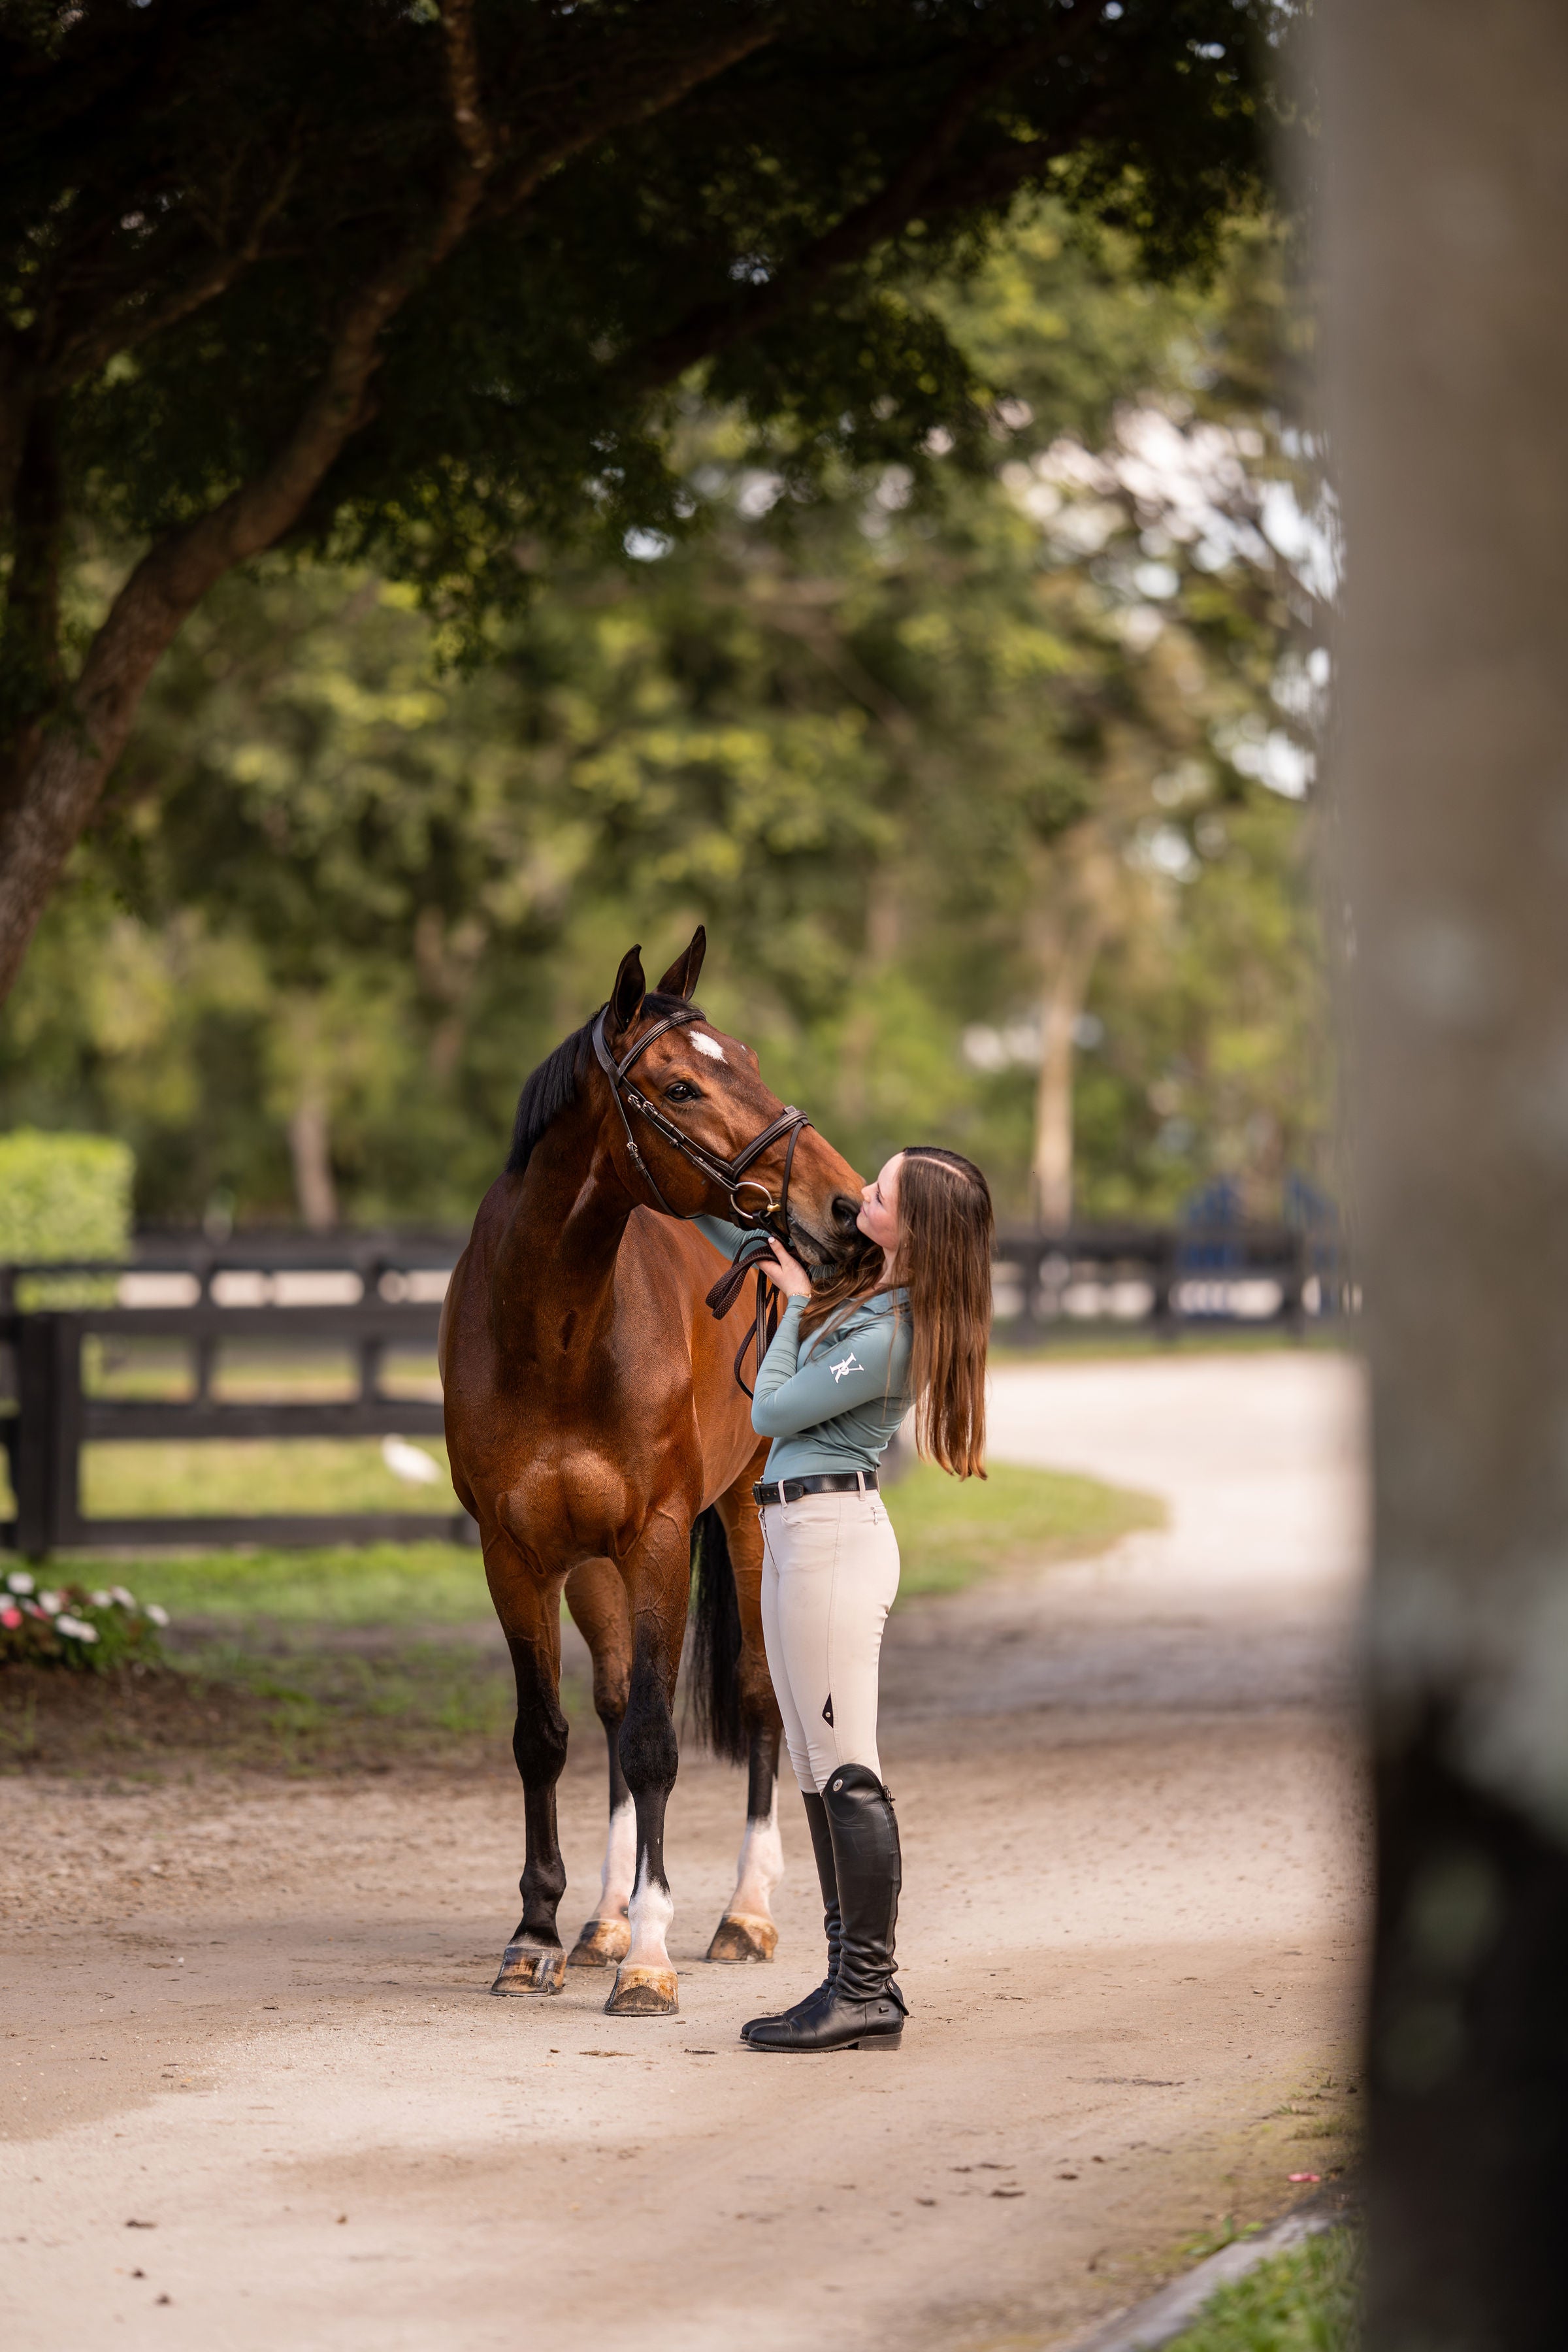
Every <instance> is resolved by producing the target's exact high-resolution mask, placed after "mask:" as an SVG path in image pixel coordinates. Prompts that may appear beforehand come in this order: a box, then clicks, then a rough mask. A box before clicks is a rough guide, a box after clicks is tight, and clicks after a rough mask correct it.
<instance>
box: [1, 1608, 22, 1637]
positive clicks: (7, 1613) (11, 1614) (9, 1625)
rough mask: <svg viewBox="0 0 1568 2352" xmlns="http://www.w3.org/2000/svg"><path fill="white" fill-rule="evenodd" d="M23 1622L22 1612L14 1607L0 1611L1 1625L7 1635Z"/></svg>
mask: <svg viewBox="0 0 1568 2352" xmlns="http://www.w3.org/2000/svg"><path fill="white" fill-rule="evenodd" d="M21 1622H22V1612H21V1611H20V1610H19V1609H16V1608H12V1607H7V1608H5V1609H0V1625H4V1626H5V1631H6V1632H7V1633H10V1632H12V1631H13V1629H14V1628H15V1627H16V1626H17V1625H19V1624H20V1623H21Z"/></svg>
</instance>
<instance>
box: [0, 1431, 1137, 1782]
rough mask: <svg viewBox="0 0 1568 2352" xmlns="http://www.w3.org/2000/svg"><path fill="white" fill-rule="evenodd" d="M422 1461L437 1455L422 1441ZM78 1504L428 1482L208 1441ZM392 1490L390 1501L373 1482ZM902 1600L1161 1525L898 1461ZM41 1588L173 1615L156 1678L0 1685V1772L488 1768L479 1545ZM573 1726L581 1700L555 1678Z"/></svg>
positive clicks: (1059, 1481)
mask: <svg viewBox="0 0 1568 2352" xmlns="http://www.w3.org/2000/svg"><path fill="white" fill-rule="evenodd" d="M427 1450H428V1451H429V1452H430V1453H431V1454H434V1455H436V1456H437V1458H439V1454H440V1449H439V1446H438V1444H437V1442H435V1441H429V1442H428V1444H427ZM91 1451H92V1455H93V1458H92V1460H91V1461H90V1462H89V1465H88V1474H87V1483H88V1487H89V1496H90V1507H92V1508H95V1509H97V1510H99V1511H109V1510H114V1511H121V1510H122V1511H126V1512H133V1511H141V1510H153V1509H158V1508H168V1507H171V1505H172V1506H173V1507H181V1505H182V1504H183V1505H184V1507H192V1508H196V1509H204V1510H217V1509H223V1508H233V1507H237V1506H238V1507H245V1506H246V1505H247V1504H248V1505H250V1506H251V1507H255V1506H257V1505H258V1503H260V1504H261V1505H262V1507H268V1508H271V1509H276V1510H287V1509H295V1510H301V1509H309V1508H318V1509H323V1508H329V1509H330V1508H331V1507H334V1506H336V1507H342V1508H345V1509H346V1508H354V1507H358V1508H374V1507H375V1506H376V1504H377V1503H383V1504H384V1503H385V1502H386V1501H388V1500H393V1501H395V1502H397V1503H401V1504H402V1506H403V1507H405V1508H407V1507H409V1505H410V1502H411V1500H413V1501H415V1502H417V1500H419V1499H423V1498H424V1497H426V1496H428V1497H431V1498H433V1500H434V1504H435V1507H437V1508H439V1509H442V1510H449V1509H451V1507H452V1501H451V1496H450V1494H449V1491H448V1490H447V1489H446V1488H445V1487H444V1486H425V1487H419V1486H405V1485H402V1484H401V1483H400V1482H397V1481H395V1480H394V1479H393V1477H392V1475H391V1474H390V1473H389V1472H387V1471H386V1469H385V1467H384V1464H383V1463H382V1461H381V1457H380V1450H379V1447H378V1445H377V1444H376V1443H375V1441H374V1440H371V1441H368V1442H367V1441H349V1440H331V1439H322V1440H290V1441H283V1442H278V1443H267V1442H262V1441H256V1442H248V1441H247V1442H238V1441H236V1442H228V1441H222V1440H214V1441H212V1442H210V1443H208V1444H168V1445H153V1444H136V1445H133V1446H131V1445H107V1444H106V1445H102V1446H100V1447H97V1448H94V1449H92V1450H91ZM380 1479H384V1481H385V1483H386V1486H390V1487H392V1488H393V1489H394V1494H393V1496H391V1497H388V1496H386V1495H385V1493H384V1489H383V1488H382V1487H381V1486H378V1485H377V1484H376V1483H375V1482H376V1481H377V1480H380ZM887 1499H888V1507H889V1512H890V1514H891V1516H892V1518H893V1522H894V1525H895V1526H896V1528H898V1532H899V1540H900V1549H901V1550H902V1553H903V1561H904V1579H903V1596H904V1597H906V1598H907V1597H910V1596H912V1595H916V1594H921V1593H940V1592H952V1591H958V1590H959V1589H961V1588H962V1587H963V1585H965V1584H968V1583H970V1582H972V1581H973V1580H974V1579H975V1578H977V1577H981V1576H984V1575H988V1574H992V1573H995V1572H997V1571H1005V1570H1009V1569H1016V1568H1020V1567H1027V1566H1029V1565H1037V1564H1038V1563H1040V1562H1041V1561H1048V1560H1051V1559H1065V1558H1068V1557H1075V1556H1081V1555H1082V1554H1084V1553H1086V1552H1092V1551H1097V1550H1100V1549H1104V1548H1105V1547H1106V1546H1107V1545H1108V1544H1110V1543H1112V1542H1114V1541H1115V1540H1116V1538H1118V1537H1119V1536H1121V1535H1123V1534H1125V1533H1126V1532H1128V1531H1129V1530H1130V1529H1131V1528H1140V1527H1149V1526H1154V1525H1158V1524H1159V1522H1160V1519H1161V1517H1162V1516H1163V1513H1162V1508H1161V1506H1160V1505H1159V1504H1158V1503H1157V1502H1156V1501H1155V1500H1154V1499H1153V1498H1152V1496H1146V1495H1136V1494H1131V1493H1128V1492H1126V1491H1125V1490H1123V1489H1121V1488H1119V1487H1113V1486H1103V1485H1101V1484H1100V1482H1099V1481H1098V1480H1096V1479H1092V1478H1082V1477H1076V1476H1072V1475H1067V1474H1064V1473H1058V1472H1054V1471H1044V1470H1022V1469H1015V1468H1012V1467H1010V1466H1008V1465H997V1466H996V1467H995V1468H994V1469H993V1471H992V1473H991V1475H990V1477H989V1478H987V1479H985V1480H984V1481H979V1480H972V1481H970V1482H968V1483H967V1484H966V1485H964V1486H959V1485H957V1484H955V1483H954V1482H953V1481H952V1480H951V1479H949V1478H947V1477H945V1476H944V1475H942V1472H941V1471H939V1470H936V1469H934V1468H932V1467H931V1466H930V1465H926V1464H917V1465H914V1466H913V1467H912V1468H911V1469H910V1471H909V1472H908V1474H907V1475H905V1476H904V1477H902V1478H900V1480H899V1481H898V1482H897V1483H896V1485H894V1486H892V1487H891V1488H890V1489H889V1494H888V1497H887ZM51 1572H52V1573H53V1574H54V1575H55V1576H56V1577H57V1578H58V1579H59V1580H62V1581H63V1580H66V1579H68V1578H77V1579H80V1580H82V1581H83V1582H86V1583H88V1584H89V1585H92V1584H100V1583H122V1584H127V1585H129V1586H130V1587H131V1588H132V1590H133V1591H135V1592H136V1593H137V1595H138V1597H139V1598H141V1599H142V1600H144V1601H159V1602H161V1603H162V1604H163V1607H164V1608H165V1609H166V1610H167V1611H168V1612H169V1615H170V1617H171V1619H172V1621H173V1623H172V1627H171V1632H170V1634H169V1636H168V1645H169V1654H170V1660H171V1665H170V1670H169V1671H167V1672H163V1673H154V1674H142V1675H134V1676H132V1675H117V1676H115V1677H112V1678H110V1677H107V1676H106V1677H100V1676H97V1675H75V1674H69V1673H63V1672H60V1671H59V1670H58V1669H55V1670H48V1669H43V1668H32V1669H26V1670H23V1669H17V1668H11V1669H7V1670H6V1671H5V1673H4V1674H0V1769H12V1770H16V1769H28V1768H33V1769H40V1768H41V1769H52V1770H66V1771H72V1770H77V1771H93V1772H102V1771H105V1770H109V1771H112V1772H118V1773H122V1774H126V1775H130V1776H135V1775H139V1774H145V1773H149V1772H152V1773H155V1774H157V1773H162V1771H163V1770H164V1769H168V1767H169V1766H170V1765H171V1764H172V1763H174V1762H175V1761H177V1760H179V1759H184V1761H185V1762H186V1763H187V1764H188V1763H190V1762H191V1761H194V1760H195V1753H197V1752H199V1753H200V1755H201V1756H202V1758H203V1760H204V1761H205V1763H207V1764H209V1765H219V1766H223V1767H226V1768H228V1769H250V1768H261V1769H282V1770H285V1771H310V1770H322V1769H326V1770H334V1769H359V1770H363V1769H373V1770H374V1769H386V1768H389V1767H391V1766H392V1765H395V1764H417V1765H420V1766H425V1767H431V1768H441V1767H448V1768H449V1767H462V1768H464V1769H471V1768H472V1767H473V1766H474V1764H475V1763H476V1762H479V1761H480V1760H482V1759H488V1760H489V1761H491V1762H495V1761H497V1760H498V1759H500V1760H501V1761H504V1760H505V1749H506V1732H507V1728H508V1727H509V1725H510V1715H511V1709H512V1705H513V1700H512V1690H511V1675H510V1667H509V1665H508V1663H507V1660H506V1657H505V1654H504V1652H502V1651H501V1649H500V1644H499V1643H498V1642H497V1640H496V1638H495V1634H494V1630H493V1622H492V1620H491V1616H490V1604H489V1593H488V1591H486V1588H485V1580H484V1571H483V1568H482V1565H481V1562H480V1558H479V1550H478V1548H477V1547H475V1546H468V1545H456V1544H448V1543H440V1542H431V1543H417V1544H369V1545H364V1546H361V1547H354V1548H350V1547H346V1546H344V1547H338V1548H335V1549H319V1550H312V1551H304V1550H301V1551H280V1550H268V1549H244V1550H225V1551H191V1552H181V1553H162V1554H150V1555H148V1556H146V1557H144V1558H136V1557H128V1556H127V1555H126V1554H125V1553H123V1552H121V1553H115V1554H107V1553H106V1554H103V1555H100V1556H93V1555H79V1556H69V1555H67V1556H62V1557H61V1558H60V1559H58V1561H56V1562H55V1563H54V1565H53V1569H52V1571H51ZM563 1700H564V1703H565V1705H566V1707H567V1711H568V1713H569V1714H571V1715H574V1716H577V1717H581V1716H582V1715H583V1714H584V1713H585V1712H586V1711H587V1707H588V1695H587V1693H586V1691H585V1690H579V1689H575V1688H574V1687H573V1686H572V1685H571V1683H570V1682H568V1685H567V1687H566V1689H565V1690H564V1692H563Z"/></svg>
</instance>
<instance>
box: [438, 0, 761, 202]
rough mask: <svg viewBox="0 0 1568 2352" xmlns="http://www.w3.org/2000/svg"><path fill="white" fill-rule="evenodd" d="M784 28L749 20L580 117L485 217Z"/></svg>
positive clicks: (502, 189)
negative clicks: (659, 73)
mask: <svg viewBox="0 0 1568 2352" xmlns="http://www.w3.org/2000/svg"><path fill="white" fill-rule="evenodd" d="M782 25H783V20H782V18H780V17H778V16H753V17H752V18H751V19H750V21H749V22H748V23H746V24H743V25H735V26H731V28H730V29H729V31H727V32H726V33H724V34H722V35H721V36H720V37H717V38H716V39H714V40H713V41H712V42H710V44H709V45H708V46H707V47H705V48H700V49H693V50H690V51H689V52H688V53H687V54H686V55H685V56H683V57H681V58H677V59H676V60H675V62H674V63H673V64H672V65H671V66H670V67H669V68H668V71H667V72H666V73H664V74H663V75H660V76H656V77H655V78H653V79H651V80H649V81H648V82H647V84H646V85H644V86H643V87H642V88H640V89H637V90H629V91H628V90H622V91H619V92H616V94H614V95H612V96H610V97H607V98H606V99H605V100H604V102H603V104H602V105H600V106H598V107H597V108H595V110H593V111H592V112H591V113H589V114H586V115H584V116H582V117H580V118H579V120H578V121H577V123H576V125H575V126H574V129H573V130H571V131H567V132H565V133H564V134H563V135H562V136H561V137H559V138H557V139H556V140H554V141H552V142H550V143H548V144H547V145H545V146H543V147H542V148H540V149H539V150H538V151H537V152H535V153H533V154H531V155H530V156H528V157H527V158H526V159H525V160H524V161H523V162H522V163H521V165H520V167H519V169H518V171H517V173H516V174H515V176H514V177H512V178H510V179H507V180H502V181H500V183H499V184H497V185H496V186H495V188H494V189H493V190H492V191H491V193H490V195H489V201H488V203H487V205H486V207H485V209H486V212H487V215H501V214H503V213H510V212H515V210H516V209H517V207H518V205H520V204H524V203H526V202H527V200H528V198H529V197H530V196H531V195H532V194H534V193H535V191H536V190H537V189H538V188H539V187H540V186H541V184H542V183H543V182H544V181H545V180H546V179H548V178H549V176H550V174H551V173H552V172H557V171H559V170H560V168H561V166H562V165H563V163H570V162H571V160H572V158H573V157H574V155H577V154H579V153H581V152H582V150H583V149H584V147H589V146H592V144H593V142H595V139H602V138H603V137H604V136H605V132H606V131H618V130H620V129H621V128H622V127H623V126H624V125H626V124H627V123H632V122H641V121H646V120H647V117H648V116H649V115H654V114H662V113H665V112H666V111H668V109H669V108H670V107H672V106H675V105H678V104H679V101H680V100H681V99H683V98H684V97H685V96H686V95H687V93H688V91H689V90H693V89H697V88H698V87H699V86H700V84H701V83H703V82H705V81H712V80H714V79H716V78H717V76H718V75H720V74H721V73H723V72H725V71H726V70H727V69H728V68H730V67H731V66H733V65H739V64H740V62H741V60H742V58H749V57H752V56H754V55H755V53H756V51H757V50H758V49H762V48H765V47H767V45H768V43H769V42H770V41H774V40H776V39H777V38H778V36H779V33H780V31H781V29H782Z"/></svg>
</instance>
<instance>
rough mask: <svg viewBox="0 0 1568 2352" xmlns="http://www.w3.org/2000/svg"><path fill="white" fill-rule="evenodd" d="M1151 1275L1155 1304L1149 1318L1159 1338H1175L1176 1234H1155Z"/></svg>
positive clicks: (1150, 1268)
mask: <svg viewBox="0 0 1568 2352" xmlns="http://www.w3.org/2000/svg"><path fill="white" fill-rule="evenodd" d="M1149 1276H1150V1283H1151V1286H1152V1289H1153V1293H1154V1304H1153V1306H1152V1307H1151V1308H1150V1310H1149V1320H1150V1322H1151V1323H1152V1326H1153V1328H1154V1331H1155V1334H1156V1336H1157V1337H1158V1338H1159V1339H1174V1338H1175V1336H1176V1317H1175V1310H1174V1308H1173V1306H1172V1303H1171V1293H1172V1291H1173V1288H1174V1287H1175V1281H1176V1236H1175V1234H1172V1233H1159V1234H1155V1235H1154V1247H1153V1250H1152V1262H1151V1264H1150V1267H1149Z"/></svg>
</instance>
